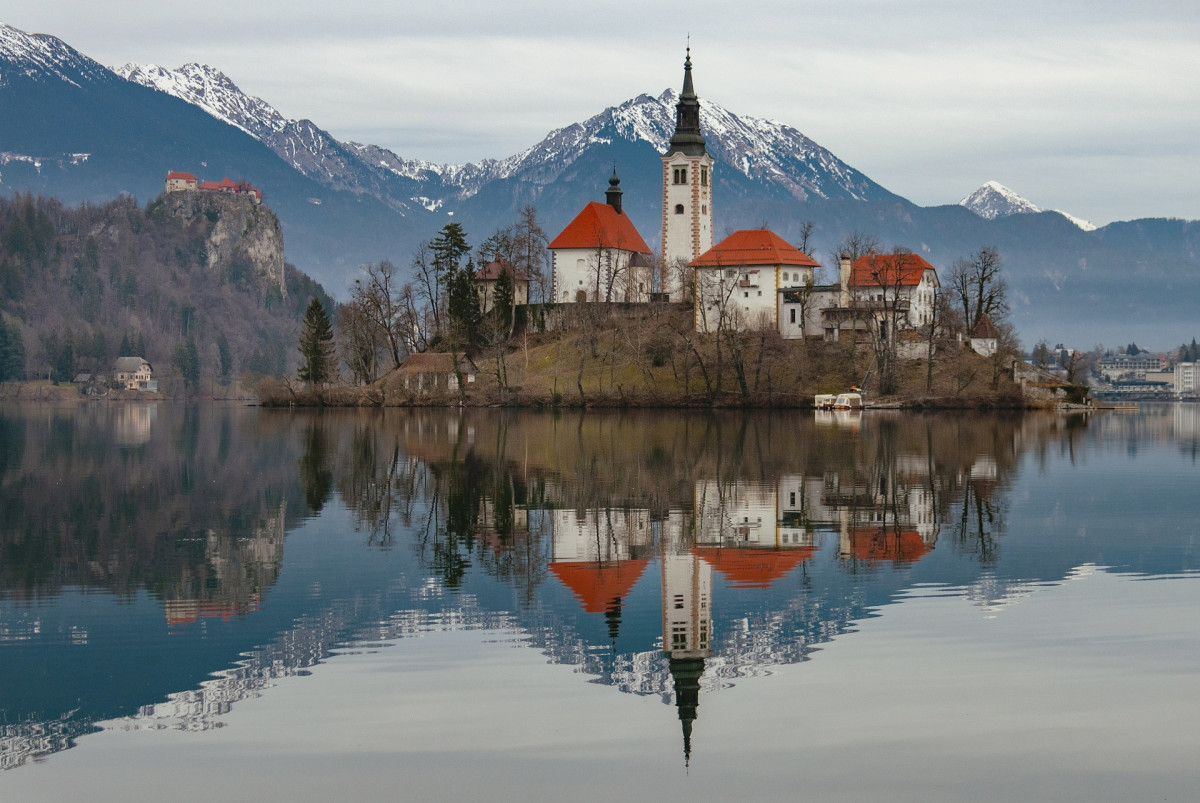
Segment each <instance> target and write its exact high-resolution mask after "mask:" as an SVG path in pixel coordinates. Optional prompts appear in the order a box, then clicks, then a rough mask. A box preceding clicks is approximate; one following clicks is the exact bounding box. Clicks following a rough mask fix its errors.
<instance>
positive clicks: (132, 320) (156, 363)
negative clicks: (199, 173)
mask: <svg viewBox="0 0 1200 803" xmlns="http://www.w3.org/2000/svg"><path fill="white" fill-rule="evenodd" d="M314 295H316V296H319V297H320V298H322V299H323V300H324V301H325V302H326V303H327V304H328V305H329V307H330V309H332V303H331V302H330V301H329V299H328V296H327V295H326V293H325V291H324V290H323V289H322V288H321V286H320V285H318V284H317V283H315V282H314V281H312V280H311V279H309V278H308V277H307V276H305V275H304V274H302V273H300V272H299V271H297V270H296V269H295V268H294V267H292V266H291V265H285V263H284V261H283V239H282V234H281V229H280V225H279V221H278V220H277V219H276V217H275V215H274V213H272V212H271V210H270V209H269V208H267V207H266V206H259V205H257V204H255V203H254V201H253V200H252V199H251V198H249V197H245V196H243V197H238V196H229V195H224V194H221V193H212V192H179V193H171V194H170V195H164V196H161V197H159V198H158V199H156V200H154V201H151V202H150V203H149V204H148V205H147V206H146V207H145V208H142V207H139V206H138V205H137V203H136V202H135V201H134V200H133V199H131V198H128V197H125V198H120V199H117V200H115V201H111V202H109V203H105V204H102V205H92V204H84V205H82V206H80V207H77V208H68V207H65V206H63V205H62V204H61V203H59V202H58V201H56V200H54V199H49V198H44V197H33V196H30V195H17V196H15V197H12V198H0V380H13V379H38V378H40V379H47V378H49V379H51V380H54V381H58V382H63V381H68V382H69V381H71V380H72V379H73V378H74V377H75V376H76V374H78V373H85V372H86V373H98V374H103V373H108V372H109V371H110V370H111V365H112V361H113V360H114V359H115V358H116V357H119V356H138V357H144V358H146V359H147V360H149V361H150V363H151V365H152V366H153V367H154V373H155V376H156V378H158V379H159V380H160V386H161V387H162V389H163V390H164V391H166V392H171V393H180V392H184V391H189V390H191V391H194V390H198V389H200V388H201V387H204V388H205V389H208V388H210V387H216V386H219V385H221V384H225V383H228V382H230V381H232V380H234V379H235V378H238V377H240V376H243V375H244V374H258V375H263V374H267V375H276V376H278V375H281V374H283V373H284V372H285V371H287V370H289V369H290V368H291V367H293V366H294V365H295V363H296V361H297V360H296V338H297V334H298V332H299V321H300V318H301V317H302V316H303V313H304V308H305V306H306V304H307V303H308V301H309V299H310V298H311V297H312V296H314Z"/></svg>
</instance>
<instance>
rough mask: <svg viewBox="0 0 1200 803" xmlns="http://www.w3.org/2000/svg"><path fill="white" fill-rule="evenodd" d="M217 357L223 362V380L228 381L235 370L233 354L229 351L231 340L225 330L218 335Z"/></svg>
mask: <svg viewBox="0 0 1200 803" xmlns="http://www.w3.org/2000/svg"><path fill="white" fill-rule="evenodd" d="M217 359H218V360H219V361H220V363H221V382H222V383H224V382H228V381H229V374H230V372H231V371H232V370H233V355H232V354H230V352H229V341H228V340H227V339H226V338H225V333H224V332H222V333H221V334H220V335H218V336H217Z"/></svg>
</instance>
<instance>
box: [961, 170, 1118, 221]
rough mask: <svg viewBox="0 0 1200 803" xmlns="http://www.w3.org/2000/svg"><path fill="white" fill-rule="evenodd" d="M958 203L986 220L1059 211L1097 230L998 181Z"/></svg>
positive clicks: (1069, 217)
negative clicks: (1036, 202) (1039, 203)
mask: <svg viewBox="0 0 1200 803" xmlns="http://www.w3.org/2000/svg"><path fill="white" fill-rule="evenodd" d="M958 204H959V206H963V207H965V208H967V209H970V210H971V211H972V212H974V213H975V214H977V215H979V216H980V217H981V218H983V219H984V220H995V219H996V218H1001V217H1008V216H1009V215H1030V214H1039V213H1041V212H1057V213H1058V214H1060V215H1062V216H1063V217H1065V218H1066V219H1067V220H1069V221H1071V222H1072V223H1074V224H1075V225H1076V226H1078V227H1079V228H1081V229H1083V230H1084V231H1095V229H1096V227H1095V226H1093V225H1092V224H1091V223H1089V222H1088V221H1086V220H1084V219H1083V218H1078V217H1075V216H1074V215H1070V214H1068V213H1066V212H1063V211H1061V210H1059V209H1043V208H1042V207H1040V206H1038V205H1037V204H1035V203H1034V202H1033V201H1030V200H1028V199H1027V198H1023V197H1021V196H1020V195H1018V194H1017V193H1016V192H1014V191H1012V190H1010V189H1009V188H1008V187H1005V186H1004V185H1003V184H1001V183H1000V182H998V181H989V182H987V183H986V184H984V185H983V186H982V187H980V188H979V189H977V190H975V192H973V193H971V194H970V195H968V196H967V197H966V198H963V199H962V200H961V201H959V202H958Z"/></svg>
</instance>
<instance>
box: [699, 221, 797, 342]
mask: <svg viewBox="0 0 1200 803" xmlns="http://www.w3.org/2000/svg"><path fill="white" fill-rule="evenodd" d="M689 267H691V268H692V270H693V271H695V294H694V297H693V302H692V306H693V311H694V314H695V320H696V331H698V332H715V331H719V330H725V329H772V328H777V327H778V326H779V321H780V314H779V313H780V304H781V301H780V298H781V297H780V290H782V289H784V288H802V287H807V286H811V285H812V282H813V269H814V268H817V267H820V263H818V262H817V261H816V260H815V259H813V258H812V257H810V256H809V255H808V254H805V253H804V252H803V251H801V250H799V249H798V248H796V247H795V246H793V245H791V244H789V243H788V242H787V241H786V240H784V239H783V238H782V237H780V236H779V235H778V234H776V233H775V232H773V231H770V230H768V229H742V230H741V231H736V232H734V233H733V234H731V235H729V236H728V237H726V238H725V239H724V240H722V241H721V242H719V243H717V244H716V245H714V246H713V247H712V248H710V249H708V250H707V251H705V252H704V253H703V254H701V255H700V257H699V258H697V259H695V260H693V261H692V262H691V264H690V266H689Z"/></svg>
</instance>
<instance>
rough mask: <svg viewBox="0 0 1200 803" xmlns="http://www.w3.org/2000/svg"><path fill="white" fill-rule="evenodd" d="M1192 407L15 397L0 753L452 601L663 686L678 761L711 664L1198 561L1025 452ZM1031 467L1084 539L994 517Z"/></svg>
mask: <svg viewBox="0 0 1200 803" xmlns="http://www.w3.org/2000/svg"><path fill="white" fill-rule="evenodd" d="M1194 425H1195V417H1194V416H1191V415H1187V414H1181V413H1179V412H1178V411H1177V410H1174V411H1172V410H1170V408H1168V411H1167V412H1164V413H1162V414H1159V413H1158V412H1156V411H1147V412H1146V413H1145V414H1144V415H1139V416H1136V417H1118V416H1110V417H1108V418H1105V419H1102V420H1100V421H1096V420H1092V419H1088V418H1082V417H1074V418H1062V417H1054V416H1030V417H1007V416H984V415H952V416H937V417H933V416H913V415H906V414H900V413H885V412H871V413H869V414H863V413H861V412H856V413H849V414H848V413H818V414H817V415H816V416H814V415H812V414H811V413H810V414H800V413H786V414H773V415H772V414H754V415H745V414H740V413H736V414H733V413H731V414H716V415H707V414H706V415H692V414H665V413H639V414H564V415H557V414H536V413H514V412H506V411H492V410H489V411H445V410H428V411H415V412H407V411H399V410H389V411H383V412H379V411H335V412H325V413H302V414H290V413H282V412H261V411H257V410H248V409H239V408H220V407H217V408H212V407H209V408H187V407H182V406H169V405H163V406H154V405H147V406H128V407H125V406H87V407H83V408H79V409H74V408H72V409H65V410H55V409H53V408H50V409H36V410H31V409H19V408H18V409H14V408H7V409H3V410H0V435H2V436H3V437H2V439H0V491H2V495H0V504H2V505H3V512H4V514H5V515H4V517H3V522H4V524H3V529H2V531H0V656H2V657H3V659H4V660H3V661H0V728H2V729H3V730H2V732H0V766H4V767H5V768H9V767H15V766H19V765H21V764H23V763H26V762H28V761H30V760H33V759H36V758H38V757H42V756H45V755H47V754H49V753H52V752H55V751H57V750H61V749H64V748H66V747H69V746H71V744H73V742H74V740H75V739H76V738H77V737H78V736H79V735H81V734H83V733H86V732H88V731H89V730H92V729H94V728H95V727H97V723H105V725H104V726H105V727H118V728H126V729H136V728H151V729H157V728H164V727H169V728H178V729H204V728H210V727H216V726H218V725H219V724H220V723H221V718H222V717H223V716H224V715H225V714H226V713H227V712H228V711H229V710H230V707H231V706H232V705H233V704H234V703H236V702H237V701H238V700H241V699H245V698H247V697H252V696H256V695H258V694H261V693H262V690H263V689H264V688H265V687H267V686H269V685H270V684H271V683H272V681H273V680H274V679H276V678H279V677H282V676H287V675H291V674H297V673H303V672H304V671H305V669H306V668H308V667H311V666H312V665H314V664H315V663H317V662H318V661H320V660H323V659H324V658H325V657H326V656H328V655H330V654H331V653H333V652H334V651H336V650H338V649H340V648H342V647H343V646H344V645H347V644H354V643H358V644H363V643H366V644H381V643H390V642H394V641H397V640H402V639H404V638H407V637H410V636H413V635H418V634H420V633H423V632H429V631H431V630H451V629H463V628H488V629H497V630H505V631H516V632H519V633H520V634H521V638H522V641H523V643H525V644H528V645H529V646H531V647H533V648H536V649H538V650H541V651H542V652H543V653H544V654H545V655H546V656H547V659H548V660H550V661H552V662H556V663H563V664H571V665H574V666H576V667H577V668H578V669H579V670H580V671H581V672H582V673H584V674H585V675H586V676H588V677H589V678H590V679H591V680H593V681H595V682H598V683H603V684H607V685H610V686H612V687H614V688H616V689H619V690H621V691H625V692H631V693H637V694H651V695H659V696H661V698H662V699H663V701H664V702H665V703H668V704H669V705H672V706H673V707H674V709H675V715H676V716H677V717H678V719H679V722H680V726H681V734H680V736H681V740H682V745H681V747H682V751H683V754H684V760H685V761H690V760H691V757H692V754H693V747H694V744H695V741H696V739H698V738H701V736H700V734H701V732H702V731H701V730H699V720H700V717H701V711H702V708H703V706H702V700H703V693H705V692H712V691H715V690H717V689H720V688H722V687H725V686H728V685H729V684H730V683H731V682H733V681H734V680H736V679H737V678H739V677H743V676H747V675H758V674H763V673H766V672H769V671H770V668H771V667H773V666H777V665H780V664H786V663H796V662H800V661H804V660H807V659H808V658H809V657H811V655H812V653H813V652H814V651H815V650H817V649H818V648H819V647H820V645H821V644H824V643H826V642H828V641H830V640H831V639H833V638H835V637H837V636H839V635H841V634H845V633H848V632H851V631H852V630H853V629H854V626H855V624H854V623H855V622H857V621H859V620H861V619H863V618H865V617H868V616H871V615H874V614H873V612H874V611H875V610H877V609H878V608H879V607H880V606H883V605H886V604H888V603H889V602H890V601H892V600H894V599H896V598H898V597H901V596H903V595H904V594H906V593H908V591H909V590H910V589H912V588H914V587H926V586H930V585H933V586H944V587H953V588H954V589H956V591H955V592H954V593H959V594H962V595H963V596H966V597H967V598H969V599H972V600H974V601H975V602H977V604H979V605H981V606H983V607H995V606H998V605H1002V604H1004V603H1005V602H1006V601H1008V600H1012V599H1017V598H1020V597H1022V596H1024V595H1026V594H1028V593H1029V590H1030V588H1032V587H1036V585H1037V584H1038V583H1045V582H1062V581H1063V580H1064V579H1065V578H1067V577H1071V576H1076V575H1077V574H1078V573H1079V572H1080V571H1083V570H1084V569H1081V568H1080V567H1087V566H1091V565H1093V564H1102V565H1105V566H1109V567H1114V568H1115V569H1116V570H1126V571H1138V572H1143V573H1146V574H1149V575H1168V574H1178V573H1180V572H1191V571H1192V570H1194V568H1195V565H1194V559H1195V556H1194V552H1193V549H1192V547H1191V546H1190V541H1187V540H1186V539H1184V540H1181V539H1180V538H1179V537H1178V535H1177V534H1176V535H1173V534H1172V532H1171V528H1160V529H1159V530H1158V531H1156V532H1153V533H1149V534H1147V535H1146V536H1145V537H1141V538H1138V539H1129V538H1128V537H1126V533H1123V532H1122V531H1121V530H1120V528H1119V527H1114V526H1111V524H1112V522H1111V521H1109V520H1110V519H1112V518H1113V517H1114V511H1115V510H1126V509H1127V508H1126V507H1124V506H1125V505H1126V504H1127V502H1128V500H1127V499H1126V498H1124V496H1123V495H1122V493H1121V489H1120V488H1118V487H1115V486H1114V488H1109V489H1104V490H1103V491H1102V492H1101V498H1100V499H1099V500H1098V502H1097V500H1096V499H1095V498H1094V497H1095V489H1093V491H1092V493H1093V498H1092V502H1093V505H1092V508H1093V509H1092V510H1091V511H1090V512H1084V511H1081V510H1079V509H1076V508H1075V507H1073V502H1072V500H1073V499H1075V498H1077V495H1078V492H1079V489H1078V488H1075V487H1072V485H1071V477H1070V475H1068V476H1067V477H1066V478H1062V477H1058V476H1055V477H1052V478H1048V479H1046V480H1044V481H1039V480H1038V479H1037V477H1038V476H1044V475H1046V474H1047V472H1048V471H1049V467H1050V466H1052V465H1053V464H1055V462H1056V461H1059V460H1062V459H1064V458H1065V459H1066V460H1067V461H1068V462H1070V463H1077V462H1081V463H1086V462H1087V461H1090V460H1104V459H1105V455H1106V454H1107V450H1108V449H1109V448H1110V446H1111V445H1112V444H1117V445H1118V446H1119V448H1120V449H1121V450H1122V451H1123V455H1124V456H1128V455H1130V454H1134V455H1136V454H1139V453H1142V452H1146V453H1149V452H1151V451H1153V450H1155V449H1158V450H1161V449H1162V448H1164V447H1165V448H1168V449H1173V450H1180V449H1182V450H1183V452H1184V454H1185V455H1187V454H1190V453H1192V452H1189V451H1188V450H1189V449H1191V450H1193V451H1194V446H1189V445H1188V444H1189V443H1191V444H1194V442H1195V439H1196V435H1195V433H1196V428H1195V426H1194ZM1026 468H1028V470H1025V469H1026ZM1023 472H1024V474H1025V476H1026V483H1025V487H1023V489H1022V491H1021V495H1022V496H1021V500H1022V501H1023V502H1025V503H1028V500H1029V498H1030V497H1031V496H1037V495H1038V494H1042V493H1049V494H1052V495H1061V499H1057V500H1056V501H1055V502H1054V508H1053V509H1054V510H1057V511H1059V513H1062V511H1067V514H1065V515H1067V517H1068V518H1069V519H1070V522H1071V526H1072V527H1075V528H1079V527H1083V528H1086V529H1087V532H1088V537H1087V538H1076V539H1073V540H1067V539H1051V538H1050V537H1049V536H1048V535H1047V533H1049V532H1053V531H1055V528H1056V527H1057V526H1058V525H1057V524H1056V523H1055V520H1053V519H1050V520H1043V522H1042V524H1040V525H1039V526H1037V527H1033V526H1028V522H1026V526H1023V527H1018V528H1014V527H1012V526H1011V523H1010V522H1011V518H1012V509H1013V506H1014V495H1013V488H1014V485H1015V484H1016V483H1017V482H1018V480H1019V479H1021V477H1022V473H1023ZM1126 485H1128V483H1126ZM1043 486H1044V487H1043ZM1105 494H1107V496H1105ZM1176 502H1177V505H1182V506H1183V507H1182V508H1180V507H1176V508H1175V509H1173V510H1172V511H1171V513H1172V514H1173V516H1174V519H1173V520H1174V521H1175V522H1176V523H1177V524H1178V525H1180V526H1183V527H1184V528H1185V529H1186V527H1187V526H1188V524H1189V523H1190V524H1192V525H1194V524H1195V523H1196V522H1197V512H1196V509H1195V502H1192V503H1190V504H1188V503H1186V502H1184V501H1181V500H1176ZM1109 505H1111V507H1110V506H1109ZM1029 507H1030V508H1031V509H1032V508H1035V507H1036V508H1037V510H1038V511H1039V513H1038V515H1041V511H1042V509H1043V508H1042V507H1038V506H1036V505H1029ZM1179 514H1182V515H1179ZM1056 515H1058V514H1056ZM1142 515H1143V519H1144V520H1145V519H1147V518H1148V514H1145V513H1143V514H1142ZM1143 523H1144V522H1143ZM285 553H286V560H285ZM285 566H286V567H288V568H287V569H286V571H285V569H284V567H285Z"/></svg>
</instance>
